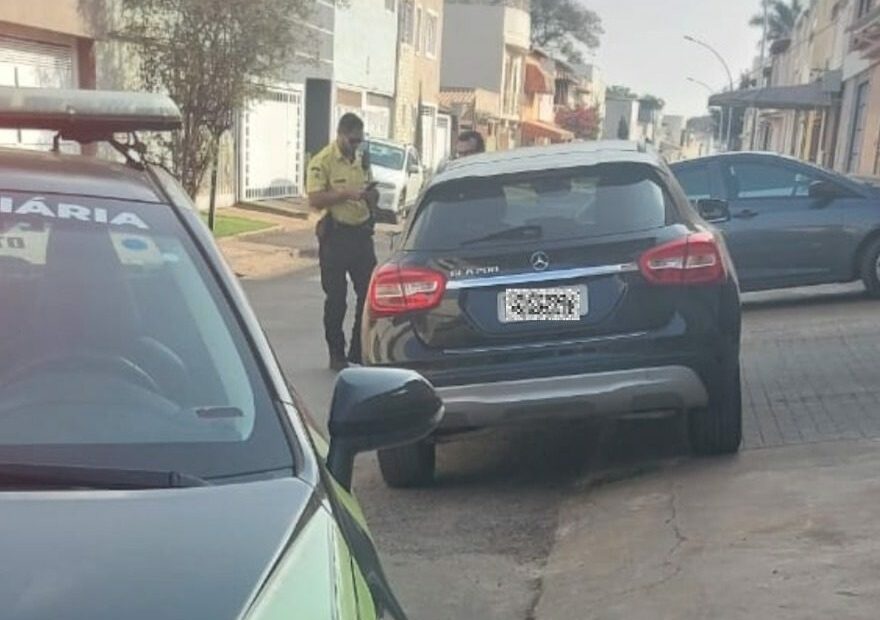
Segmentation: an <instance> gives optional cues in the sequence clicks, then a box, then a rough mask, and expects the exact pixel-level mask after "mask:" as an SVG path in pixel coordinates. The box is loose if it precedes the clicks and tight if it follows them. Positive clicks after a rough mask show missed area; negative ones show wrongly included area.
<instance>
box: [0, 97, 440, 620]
mask: <svg viewBox="0 0 880 620" xmlns="http://www.w3.org/2000/svg"><path fill="white" fill-rule="evenodd" d="M179 124H180V117H179V113H178V111H177V109H176V108H175V107H174V105H173V103H171V102H170V101H169V100H167V98H165V97H162V96H154V95H134V94H130V93H125V94H122V93H96V92H93V91H92V92H80V91H58V90H38V89H8V88H0V127H3V128H15V129H28V130H29V129H39V130H51V131H54V132H56V133H57V135H58V136H59V138H60V139H74V140H77V141H80V142H94V141H102V140H110V139H111V138H112V135H113V134H114V133H118V132H125V133H130V132H134V131H137V130H141V129H149V130H171V129H174V128H175V127H177V126H179ZM57 143H58V141H56V144H57ZM114 144H115V145H116V147H117V148H118V150H119V151H120V152H121V153H122V154H123V156H124V158H125V160H126V161H125V162H124V163H114V162H110V161H105V160H99V159H96V158H92V157H87V156H81V155H65V154H62V153H61V152H60V151H61V149H57V148H56V149H55V151H53V152H47V153H42V152H27V151H20V150H4V149H0V188H2V189H0V315H2V317H3V321H2V322H0V349H2V351H3V355H2V356H0V513H2V514H3V524H4V527H3V529H2V532H0V554H2V556H3V558H4V562H3V563H2V568H0V575H2V577H0V600H3V614H2V615H3V618H5V619H7V620H31V619H38V618H39V619H43V618H65V619H67V620H86V619H88V620H94V619H96V618H125V619H126V620H148V619H149V620H155V619H157V618H205V619H208V618H210V619H212V620H219V619H229V620H234V619H247V620H273V619H275V618H278V619H282V618H284V619H289V618H302V619H304V620H323V619H325V618H326V619H340V620H354V619H358V620H372V619H374V618H393V619H395V620H402V619H404V618H405V617H406V616H405V613H404V611H403V610H402V609H401V606H400V604H399V603H398V601H397V600H396V598H395V596H394V594H393V593H392V591H391V588H390V586H389V584H388V581H387V579H386V577H385V574H384V572H383V570H382V568H381V565H380V563H379V558H378V555H377V552H376V549H375V547H374V546H373V542H372V539H371V537H370V534H369V532H368V531H367V527H366V524H365V521H364V518H363V515H362V513H361V510H360V508H359V506H358V504H357V502H356V500H355V499H354V498H353V496H352V495H351V493H350V487H351V477H352V468H353V465H354V458H355V456H356V455H357V454H358V453H360V452H364V451H369V450H375V449H377V448H380V447H388V446H396V445H401V444H406V443H411V442H413V441H417V440H419V439H421V438H423V437H425V436H427V435H428V434H429V433H431V432H432V431H433V430H434V429H435V428H436V426H437V425H438V423H439V421H440V419H441V417H442V415H443V408H442V403H441V401H440V400H439V399H438V397H437V395H436V394H435V392H434V390H433V388H432V387H431V386H430V384H429V383H428V382H427V381H425V379H423V378H422V377H421V376H419V375H418V374H415V373H412V372H407V371H399V370H384V371H382V370H369V369H353V370H347V371H345V372H343V373H341V374H340V376H339V379H338V383H337V386H336V389H335V393H334V399H333V405H332V411H331V414H330V424H329V427H330V428H329V430H330V433H329V436H330V441H329V443H325V441H324V439H323V438H322V436H321V435H320V434H319V433H318V432H317V431H315V430H314V428H312V427H310V426H309V425H308V423H307V422H306V418H307V415H306V412H305V409H304V407H303V406H302V403H301V402H299V401H298V399H297V396H296V394H295V391H294V390H293V388H292V387H290V386H289V385H288V384H287V382H286V381H285V379H284V377H283V375H282V372H281V369H280V367H279V365H278V363H277V361H276V359H275V357H274V355H273V353H272V350H271V348H270V346H269V343H268V341H267V340H266V337H265V335H264V334H263V331H262V330H261V329H260V326H259V324H258V322H257V320H256V317H255V316H254V314H253V312H252V311H251V309H250V307H249V305H248V303H247V300H246V299H245V297H244V294H243V293H242V290H241V288H240V287H239V284H238V282H237V280H236V278H235V277H234V275H233V274H232V273H231V272H230V271H229V269H228V268H227V267H226V264H225V262H224V261H223V259H222V257H221V255H220V253H219V251H218V250H217V247H216V246H215V244H214V242H213V239H212V236H211V234H210V232H209V231H208V230H207V229H206V228H205V227H204V225H203V224H202V223H201V221H200V219H199V216H198V213H197V212H196V210H195V208H194V207H193V205H192V203H191V202H190V201H189V199H188V198H187V197H186V196H185V194H184V192H183V191H182V190H181V188H180V186H179V185H178V184H177V183H176V181H175V180H174V179H173V178H172V177H171V176H170V175H169V174H168V173H166V172H164V170H162V169H161V168H157V167H154V166H152V165H148V164H146V163H144V162H143V161H142V160H141V159H140V155H139V153H140V152H141V149H140V148H139V147H137V146H136V148H127V147H125V146H122V145H121V144H119V143H116V142H114Z"/></svg>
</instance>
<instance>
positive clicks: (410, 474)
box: [379, 440, 437, 489]
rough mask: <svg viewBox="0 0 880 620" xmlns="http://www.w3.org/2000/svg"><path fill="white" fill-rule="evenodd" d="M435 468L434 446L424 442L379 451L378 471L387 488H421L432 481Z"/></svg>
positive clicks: (426, 441)
mask: <svg viewBox="0 0 880 620" xmlns="http://www.w3.org/2000/svg"><path fill="white" fill-rule="evenodd" d="M436 466H437V449H436V444H435V443H434V442H432V441H428V440H424V441H420V442H418V443H414V444H409V445H406V446H399V447H397V448H389V449H387V450H379V470H380V471H381V472H382V479H383V480H384V481H385V484H387V485H388V486H389V487H391V488H394V489H405V488H412V487H422V486H427V485H429V484H431V483H432V482H433V481H434V471H435V469H436Z"/></svg>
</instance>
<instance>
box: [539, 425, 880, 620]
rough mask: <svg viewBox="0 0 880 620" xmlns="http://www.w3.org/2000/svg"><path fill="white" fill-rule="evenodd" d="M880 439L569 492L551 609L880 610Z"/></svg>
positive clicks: (690, 612) (748, 614) (851, 614)
mask: <svg viewBox="0 0 880 620" xmlns="http://www.w3.org/2000/svg"><path fill="white" fill-rule="evenodd" d="M878 471H880V442H877V441H872V440H857V441H837V442H827V443H817V444H808V445H799V446H790V447H784V448H777V449H772V450H751V451H746V452H743V453H742V454H740V455H739V456H737V457H733V458H729V459H718V460H711V459H706V460H689V461H685V462H682V463H672V464H669V465H668V466H665V467H663V468H662V469H661V470H660V471H657V472H654V473H651V474H647V475H645V476H643V477H641V478H636V479H634V480H627V481H625V482H618V483H612V484H608V485H607V486H595V485H591V484H590V483H589V482H585V483H584V484H583V485H581V487H580V489H579V490H578V491H577V492H575V493H574V494H573V495H572V497H570V498H569V499H568V500H567V501H566V502H565V503H564V504H563V506H562V508H561V512H560V520H559V524H560V525H559V528H558V530H557V535H556V541H555V544H554V547H553V551H552V552H551V553H550V556H549V558H548V561H547V564H546V567H545V571H544V576H543V581H542V594H541V596H540V599H539V601H538V605H537V608H536V611H535V615H534V618H536V619H537V620H581V619H587V618H596V619H601V620H617V619H620V620H624V619H625V620H663V619H669V620H673V619H674V620H690V619H697V618H700V619H702V618H707V619H708V618H723V619H725V620H738V619H740V618H742V619H746V618H748V619H753V618H773V619H775V620H786V619H791V620H794V619H797V620H802V619H805V618H816V619H826V618H835V619H841V618H860V619H861V618H864V619H868V618H871V619H873V618H877V617H878V609H880V581H878V579H877V575H878V571H880V519H878V518H877V514H878V511H880V476H878Z"/></svg>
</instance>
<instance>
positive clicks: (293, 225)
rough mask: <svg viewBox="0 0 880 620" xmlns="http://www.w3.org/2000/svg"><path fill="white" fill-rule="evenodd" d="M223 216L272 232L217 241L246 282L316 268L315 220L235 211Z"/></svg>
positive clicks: (234, 269) (221, 212) (254, 233)
mask: <svg viewBox="0 0 880 620" xmlns="http://www.w3.org/2000/svg"><path fill="white" fill-rule="evenodd" d="M220 214H221V215H228V216H234V217H243V218H247V219H251V220H257V221H260V222H264V223H266V224H268V225H269V228H266V229H263V230H259V231H255V232H249V233H244V234H241V235H235V236H232V237H224V238H222V239H218V240H217V244H218V245H219V246H220V250H221V251H222V252H223V255H224V256H225V257H226V260H227V261H228V262H229V264H230V266H231V267H232V270H233V271H234V272H235V273H236V274H237V275H238V276H239V277H242V278H271V277H275V276H280V275H283V274H285V273H289V272H291V271H296V270H297V269H303V268H306V267H310V266H312V265H314V264H315V256H314V255H313V252H312V249H313V246H315V245H316V242H317V241H316V239H315V232H314V227H315V222H316V221H317V220H316V218H315V217H305V218H302V217H291V216H289V215H279V214H277V213H271V212H268V211H265V212H264V211H254V210H251V209H242V208H240V207H232V208H227V209H223V210H222V211H220Z"/></svg>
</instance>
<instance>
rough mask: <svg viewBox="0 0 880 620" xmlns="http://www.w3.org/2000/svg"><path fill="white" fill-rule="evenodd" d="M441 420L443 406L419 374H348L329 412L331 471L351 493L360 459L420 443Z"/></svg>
mask: <svg viewBox="0 0 880 620" xmlns="http://www.w3.org/2000/svg"><path fill="white" fill-rule="evenodd" d="M442 419H443V401H441V400H440V397H439V396H437V393H436V392H435V391H434V388H433V387H432V386H431V384H430V383H428V381H427V380H426V379H425V378H424V377H422V376H421V375H420V374H418V373H416V372H412V371H409V370H400V369H390V368H389V369H384V368H383V369H379V368H352V369H348V370H344V371H342V372H341V373H339V379H338V380H337V381H336V388H335V390H334V392H333V404H332V405H331V406H330V424H329V427H330V452H329V454H328V456H327V467H328V469H329V470H330V473H331V474H333V477H334V478H336V481H337V482H338V483H339V484H340V485H342V486H343V487H345V488H346V489H350V488H351V477H352V472H353V470H354V459H355V457H356V456H357V455H358V454H359V453H361V452H369V451H372V450H378V449H380V448H393V447H396V446H402V445H406V444H409V443H415V442H417V441H419V440H420V439H424V438H425V437H427V436H428V435H430V434H431V433H432V432H433V431H434V430H435V429H436V428H437V426H438V425H439V424H440V420H442Z"/></svg>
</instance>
